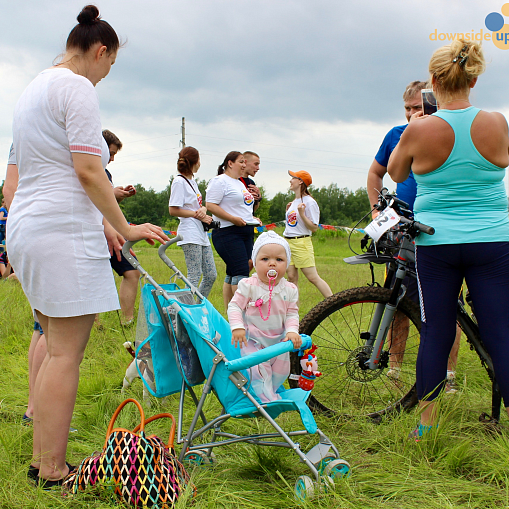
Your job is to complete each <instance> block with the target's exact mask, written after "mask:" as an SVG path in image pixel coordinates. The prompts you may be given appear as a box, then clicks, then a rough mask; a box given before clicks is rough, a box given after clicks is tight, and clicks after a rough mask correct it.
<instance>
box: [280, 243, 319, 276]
mask: <svg viewBox="0 0 509 509" xmlns="http://www.w3.org/2000/svg"><path fill="white" fill-rule="evenodd" d="M285 238H286V240H287V241H288V244H290V251H291V252H292V259H291V261H290V265H294V266H295V268H296V269H306V268H307V267H314V266H315V251H314V249H313V243H312V242H311V237H304V238H300V239H292V238H288V237H285Z"/></svg>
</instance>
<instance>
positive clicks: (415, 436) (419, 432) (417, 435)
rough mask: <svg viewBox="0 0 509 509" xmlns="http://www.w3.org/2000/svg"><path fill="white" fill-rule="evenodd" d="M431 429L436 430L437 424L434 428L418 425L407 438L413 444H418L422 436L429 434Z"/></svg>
mask: <svg viewBox="0 0 509 509" xmlns="http://www.w3.org/2000/svg"><path fill="white" fill-rule="evenodd" d="M433 428H438V424H437V425H436V426H425V425H424V424H421V423H419V425H418V426H417V427H416V428H415V429H414V430H413V431H412V432H410V433H409V434H408V438H410V439H412V440H414V441H415V442H420V441H421V439H422V436H423V435H425V434H426V433H429V432H430V431H431V430H432V429H433Z"/></svg>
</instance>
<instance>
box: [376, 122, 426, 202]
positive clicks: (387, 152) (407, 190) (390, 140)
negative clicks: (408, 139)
mask: <svg viewBox="0 0 509 509" xmlns="http://www.w3.org/2000/svg"><path fill="white" fill-rule="evenodd" d="M407 125H408V124H405V125H397V126H396V127H393V128H392V129H391V130H390V131H389V132H388V133H387V134H386V135H385V138H384V141H383V142H382V144H381V145H380V148H379V149H378V152H377V154H376V156H375V160H376V162H377V163H378V164H379V165H381V166H383V167H385V168H387V165H388V164H389V157H391V154H392V151H393V150H394V149H395V148H396V145H397V144H398V142H399V139H400V138H401V135H402V134H403V131H404V130H405V129H406V127H407ZM396 194H397V195H398V198H399V199H400V200H403V201H405V202H407V203H408V206H409V208H410V210H413V209H414V201H415V197H416V195H417V183H416V182H415V179H414V174H413V173H412V172H410V175H408V178H407V179H406V180H405V182H401V183H399V184H398V185H397V187H396Z"/></svg>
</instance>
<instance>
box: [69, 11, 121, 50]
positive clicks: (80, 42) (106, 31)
mask: <svg viewBox="0 0 509 509" xmlns="http://www.w3.org/2000/svg"><path fill="white" fill-rule="evenodd" d="M77 19H78V24H77V25H76V26H75V27H74V28H73V29H72V30H71V33H70V34H69V37H68V38H67V43H66V45H65V49H66V50H71V49H79V50H81V51H82V52H83V53H86V52H87V51H88V50H89V49H90V48H91V47H92V46H93V45H94V44H95V43H97V42H100V43H101V44H102V45H103V46H106V48H107V50H108V54H110V53H113V52H114V51H117V50H118V48H119V47H120V42H119V40H118V36H117V34H116V32H115V30H113V28H112V27H111V25H110V24H109V23H107V22H106V21H104V20H102V19H101V18H100V16H99V9H98V8H97V7H96V6H95V5H86V6H85V7H83V9H82V10H81V12H80V13H79V14H78V18H77Z"/></svg>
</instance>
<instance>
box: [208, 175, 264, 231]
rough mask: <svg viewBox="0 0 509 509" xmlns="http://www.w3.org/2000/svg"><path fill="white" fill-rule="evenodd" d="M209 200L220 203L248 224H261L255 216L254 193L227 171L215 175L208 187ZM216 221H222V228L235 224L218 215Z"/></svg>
mask: <svg viewBox="0 0 509 509" xmlns="http://www.w3.org/2000/svg"><path fill="white" fill-rule="evenodd" d="M207 202H209V203H215V204H216V205H219V206H220V207H221V208H222V209H223V210H224V211H225V212H227V213H228V214H231V215H232V216H237V217H241V218H242V219H244V221H245V222H246V224H252V225H257V226H258V225H259V223H258V221H257V220H256V219H255V218H254V217H253V203H254V198H253V195H252V194H251V193H250V192H249V191H248V190H247V189H246V187H245V186H244V184H243V183H242V182H241V181H240V180H237V179H234V178H232V177H229V176H228V175H226V173H223V174H222V175H218V176H217V177H214V178H213V179H212V180H211V181H210V182H209V185H208V187H207ZM212 217H213V218H214V220H215V221H219V222H220V223H221V228H226V227H227V226H233V223H232V222H230V221H226V220H224V219H221V218H219V217H216V216H212Z"/></svg>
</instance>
